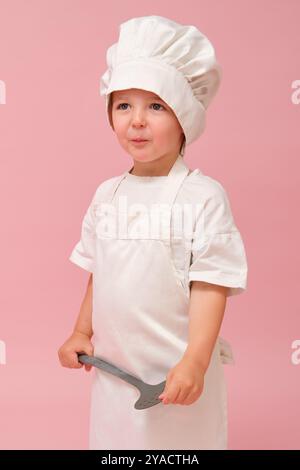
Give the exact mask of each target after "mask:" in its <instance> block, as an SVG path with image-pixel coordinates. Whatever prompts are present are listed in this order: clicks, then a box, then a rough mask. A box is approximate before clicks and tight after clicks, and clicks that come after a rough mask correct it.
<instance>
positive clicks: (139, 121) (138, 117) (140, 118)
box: [131, 109, 146, 127]
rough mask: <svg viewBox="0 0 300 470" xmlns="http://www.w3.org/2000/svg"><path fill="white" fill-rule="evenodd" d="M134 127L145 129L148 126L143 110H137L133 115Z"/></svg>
mask: <svg viewBox="0 0 300 470" xmlns="http://www.w3.org/2000/svg"><path fill="white" fill-rule="evenodd" d="M131 123H132V126H133V127H143V126H145V125H146V120H145V115H144V113H143V111H142V110H141V109H136V110H135V111H134V112H133V115H132V122H131Z"/></svg>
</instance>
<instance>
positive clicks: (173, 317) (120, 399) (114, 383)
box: [89, 157, 233, 450]
mask: <svg viewBox="0 0 300 470" xmlns="http://www.w3.org/2000/svg"><path fill="white" fill-rule="evenodd" d="M188 172H189V169H188V168H187V167H186V166H185V164H184V163H183V160H182V158H181V157H179V158H178V159H177V160H176V162H175V163H174V165H173V167H172V169H171V171H170V172H169V175H168V178H167V180H166V184H165V186H164V189H163V191H162V193H161V194H160V196H159V201H160V202H162V203H167V204H168V205H169V209H166V211H165V219H164V230H163V233H162V235H161V236H160V237H159V238H158V237H156V238H154V237H153V238H151V236H150V235H145V233H143V234H142V235H141V236H139V235H137V234H136V233H135V234H134V235H133V236H130V235H127V236H126V237H123V238H122V236H117V237H116V236H115V235H112V234H106V235H105V234H103V231H100V230H98V231H97V240H96V245H97V246H96V266H97V267H96V269H95V272H94V275H93V317H92V325H93V332H94V336H93V344H94V354H95V355H96V356H100V357H102V358H103V359H106V360H108V361H109V362H111V363H113V364H114V365H116V366H117V367H119V368H121V369H124V370H125V371H127V372H129V373H130V374H132V375H135V376H137V377H139V378H140V379H141V380H143V381H144V382H147V383H149V384H157V383H159V382H162V381H163V380H166V376H167V373H168V371H169V370H170V368H172V367H173V366H175V365H176V364H177V362H178V361H179V360H180V359H181V358H182V356H183V354H184V352H185V350H186V348H187V345H188V325H189V316H188V306H189V294H190V292H189V286H188V283H187V282H185V280H183V279H182V277H181V276H180V275H179V273H178V271H177V270H176V269H175V265H174V262H173V259H172V252H171V228H170V227H171V208H172V205H173V204H174V200H175V198H176V195H177V193H178V191H179V188H180V186H181V185H182V183H183V180H184V179H185V178H186V176H187V174H188ZM125 174H126V173H124V174H122V175H121V176H120V177H118V178H116V180H115V183H114V186H113V188H112V190H111V192H110V193H109V194H108V195H107V197H106V198H105V200H103V201H101V203H100V204H99V205H97V209H96V220H97V221H99V222H100V221H101V222H103V217H108V219H107V220H109V219H111V218H112V217H115V216H114V215H113V214H110V215H109V214H107V212H106V213H104V211H102V209H101V204H102V202H109V203H111V202H112V201H114V196H115V193H116V191H117V188H118V186H119V184H120V183H121V181H122V179H123V178H124V177H125ZM141 217H143V216H141ZM138 219H139V216H138V215H137V216H136V217H133V218H132V220H131V221H130V223H137V222H138V221H139V220H138ZM109 221H110V222H111V220H109ZM229 362H233V357H232V355H231V349H230V345H229V344H228V343H227V342H226V341H225V340H223V339H222V338H220V337H219V338H218V340H217V341H216V344H215V347H214V350H213V354H212V357H211V361H210V364H209V367H208V369H207V371H206V374H205V383H204V390H203V392H202V394H201V396H200V397H199V398H198V400H197V401H196V402H194V403H193V404H192V405H178V404H177V405H176V404H172V403H170V404H168V405H164V404H163V403H160V404H158V405H155V406H153V407H151V408H148V409H144V410H136V409H135V408H134V403H135V402H136V400H137V399H138V398H139V391H138V390H137V389H136V388H135V387H134V386H132V385H130V384H128V383H126V382H124V381H123V380H121V379H120V378H118V377H115V376H113V375H111V374H109V373H108V372H105V371H102V370H99V369H96V368H93V383H92V395H91V414H90V442H89V447H90V449H108V450H116V449H121V450H125V449H126V450H127V449H145V450H148V449H163V450H167V449H226V448H227V392H226V384H225V377H224V371H223V363H229Z"/></svg>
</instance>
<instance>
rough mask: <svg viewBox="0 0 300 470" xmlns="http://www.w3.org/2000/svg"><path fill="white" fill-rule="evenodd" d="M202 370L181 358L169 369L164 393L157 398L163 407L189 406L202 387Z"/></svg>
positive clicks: (193, 363) (196, 397) (192, 362)
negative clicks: (173, 405) (171, 404)
mask: <svg viewBox="0 0 300 470" xmlns="http://www.w3.org/2000/svg"><path fill="white" fill-rule="evenodd" d="M204 374H205V372H204V370H203V369H202V368H201V366H200V365H199V364H198V363H197V362H195V361H192V360H191V359H187V358H186V357H183V358H182V359H181V360H180V362H178V364H176V366H175V367H173V368H172V369H170V371H169V373H168V375H167V379H166V384H165V388H164V391H163V392H162V393H161V394H160V395H159V397H158V398H160V399H161V400H162V403H163V404H164V405H168V404H170V403H173V404H176V405H191V404H192V403H194V402H195V401H196V400H198V398H199V397H200V395H201V393H202V391H203V386H204Z"/></svg>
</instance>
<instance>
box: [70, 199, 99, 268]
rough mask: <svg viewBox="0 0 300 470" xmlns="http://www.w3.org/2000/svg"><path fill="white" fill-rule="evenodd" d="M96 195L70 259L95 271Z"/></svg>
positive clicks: (86, 214)
mask: <svg viewBox="0 0 300 470" xmlns="http://www.w3.org/2000/svg"><path fill="white" fill-rule="evenodd" d="M94 200H95V195H94V197H93V199H92V201H91V203H90V205H89V207H88V209H87V211H86V213H85V215H84V217H83V221H82V225H81V237H80V240H79V241H78V243H77V244H76V245H75V247H74V248H73V250H72V253H71V255H70V257H69V260H70V261H72V263H75V264H77V266H79V267H81V268H83V269H86V270H87V271H89V272H93V271H94V262H95V245H96V230H95V215H94Z"/></svg>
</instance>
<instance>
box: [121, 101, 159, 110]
mask: <svg viewBox="0 0 300 470" xmlns="http://www.w3.org/2000/svg"><path fill="white" fill-rule="evenodd" d="M120 106H128V103H120V104H119V105H118V106H117V107H116V109H122V110H123V111H125V110H126V109H127V108H120ZM150 106H160V107H161V108H162V109H165V108H164V106H162V105H161V104H159V103H151V105H150ZM155 111H159V109H155Z"/></svg>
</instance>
